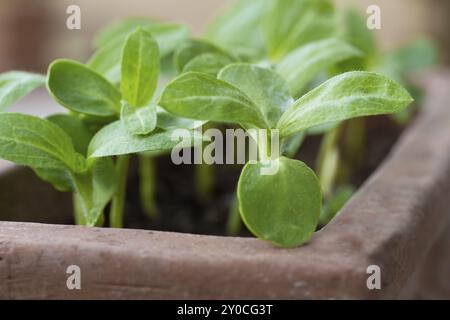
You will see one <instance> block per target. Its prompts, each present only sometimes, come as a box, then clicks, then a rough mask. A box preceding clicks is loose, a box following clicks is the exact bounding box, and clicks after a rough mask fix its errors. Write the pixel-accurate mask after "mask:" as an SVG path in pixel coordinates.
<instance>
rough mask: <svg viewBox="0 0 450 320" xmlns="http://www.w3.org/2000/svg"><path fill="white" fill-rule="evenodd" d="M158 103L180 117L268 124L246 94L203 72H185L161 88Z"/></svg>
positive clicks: (258, 125) (256, 124)
mask: <svg viewBox="0 0 450 320" xmlns="http://www.w3.org/2000/svg"><path fill="white" fill-rule="evenodd" d="M159 105H160V106H161V107H163V108H164V109H166V110H167V111H169V112H171V113H173V114H175V115H177V116H180V117H184V118H191V119H198V120H209V121H216V122H234V123H249V124H254V125H255V126H257V127H260V128H267V127H268V125H267V124H266V122H265V119H264V116H263V115H262V113H261V111H260V110H259V108H258V107H257V106H256V105H255V104H254V103H253V102H252V101H251V100H250V98H249V97H248V96H246V95H245V94H244V93H243V92H241V91H240V90H239V89H237V88H235V87H234V86H232V85H230V84H229V83H227V82H225V81H221V80H218V79H216V78H215V77H213V76H211V75H208V74H204V73H198V72H188V73H185V74H183V75H181V76H179V77H178V78H176V79H175V80H174V81H172V82H171V83H169V84H168V85H167V87H166V88H165V90H164V92H163V93H162V95H161V98H160V101H159Z"/></svg>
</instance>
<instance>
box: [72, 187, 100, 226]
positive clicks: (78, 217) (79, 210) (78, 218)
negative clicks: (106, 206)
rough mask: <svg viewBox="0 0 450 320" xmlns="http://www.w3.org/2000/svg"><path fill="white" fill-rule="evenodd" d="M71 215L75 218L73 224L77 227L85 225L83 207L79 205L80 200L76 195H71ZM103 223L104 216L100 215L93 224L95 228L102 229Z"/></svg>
mask: <svg viewBox="0 0 450 320" xmlns="http://www.w3.org/2000/svg"><path fill="white" fill-rule="evenodd" d="M72 204H73V213H74V217H75V224H76V225H79V226H85V225H87V221H86V218H85V216H84V212H83V207H82V204H81V198H80V196H79V195H78V194H76V193H73V194H72ZM104 223H105V215H104V214H103V213H102V214H101V215H100V217H99V218H98V220H97V222H96V223H95V226H96V227H102V226H103V224H104Z"/></svg>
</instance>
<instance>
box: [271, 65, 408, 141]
mask: <svg viewBox="0 0 450 320" xmlns="http://www.w3.org/2000/svg"><path fill="white" fill-rule="evenodd" d="M412 101H413V99H412V98H411V96H410V95H409V93H408V92H407V91H406V90H405V89H404V88H403V87H402V86H401V85H399V84H398V83H396V82H395V81H392V80H390V79H389V78H386V77H384V76H381V75H378V74H375V73H370V72H362V71H355V72H347V73H344V74H341V75H339V76H336V77H334V78H332V79H330V80H328V81H326V82H325V83H324V84H322V85H320V86H319V87H317V88H315V89H314V90H312V91H310V92H309V93H307V94H305V95H304V96H303V97H301V98H300V99H298V100H297V101H296V102H295V103H294V104H293V105H292V106H291V107H290V108H289V109H288V110H287V111H286V112H285V113H284V114H283V115H282V116H281V119H280V121H279V122H278V125H277V127H278V129H280V135H281V136H282V137H287V136H290V135H291V134H294V133H296V132H299V131H303V130H306V129H308V128H311V127H315V126H318V125H322V124H325V123H329V122H334V121H343V120H347V119H351V118H357V117H363V116H370V115H379V114H390V113H395V112H399V111H401V110H402V109H404V108H405V107H406V106H408V105H409V104H410V103H411V102H412Z"/></svg>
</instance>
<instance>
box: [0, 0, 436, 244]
mask: <svg viewBox="0 0 450 320" xmlns="http://www.w3.org/2000/svg"><path fill="white" fill-rule="evenodd" d="M95 47H96V51H95V53H94V55H93V56H92V57H91V59H89V61H88V62H87V63H80V62H76V61H72V60H56V61H54V62H53V63H51V65H50V66H49V68H48V72H47V74H46V75H39V74H34V73H28V72H23V71H13V72H6V73H4V74H1V75H0V111H1V112H2V113H0V158H3V159H6V160H9V161H12V162H15V163H17V164H19V165H25V166H29V167H31V168H32V169H33V170H34V172H35V173H36V174H37V175H38V176H39V177H40V178H42V179H43V180H45V181H47V182H49V183H51V184H52V185H53V186H54V187H55V188H56V189H58V190H60V191H63V192H71V193H73V203H74V213H75V220H76V223H77V224H81V225H87V226H101V225H103V224H104V221H105V220H104V218H105V215H106V214H107V213H106V212H105V208H106V207H107V206H108V205H110V211H109V223H110V226H111V227H122V225H123V211H124V202H125V196H126V180H127V172H128V167H129V158H130V155H137V156H138V157H139V163H140V165H139V173H140V181H141V182H140V190H141V191H140V192H141V199H142V206H143V208H144V210H145V212H147V213H148V215H149V217H150V218H152V219H154V218H156V216H157V214H158V211H157V205H156V204H155V201H154V190H155V177H154V176H155V168H154V166H155V163H154V158H155V157H157V156H158V155H161V154H164V153H167V152H170V151H171V150H172V149H173V148H174V147H175V146H177V147H180V141H174V140H173V139H172V137H173V133H174V131H175V130H177V129H180V128H183V129H187V130H190V132H191V133H192V134H191V136H190V139H187V140H186V141H185V142H184V145H182V147H185V148H190V147H195V146H198V145H201V144H202V143H204V142H205V141H206V140H207V139H206V138H205V137H204V136H203V135H202V134H201V132H200V133H199V132H198V130H196V129H197V127H198V126H199V124H205V125H207V126H208V127H215V126H218V125H230V124H231V125H233V126H236V125H238V126H241V127H242V128H243V129H244V130H249V129H265V130H267V131H268V132H269V135H268V137H269V138H268V139H269V143H270V138H271V137H272V132H274V131H277V132H278V133H279V137H280V139H281V140H280V141H281V145H280V148H281V150H280V153H281V155H280V156H278V157H276V158H274V157H273V156H271V155H269V154H264V153H261V159H260V160H261V161H259V162H256V163H247V164H246V165H245V166H244V168H243V170H242V173H241V175H240V179H239V183H238V186H237V187H236V190H237V191H236V195H237V197H236V199H235V203H236V204H235V207H234V209H235V210H232V212H234V213H232V214H231V216H230V223H229V230H230V232H231V233H233V232H236V231H237V230H238V227H239V221H240V218H241V219H242V221H243V222H244V223H245V225H246V227H247V228H248V229H249V230H250V231H251V232H252V233H253V234H254V235H255V236H257V237H259V238H261V239H264V240H267V241H270V242H271V243H273V244H275V245H277V246H282V247H294V246H298V245H301V244H303V243H305V242H307V241H308V240H309V239H310V238H311V236H312V235H313V233H314V231H315V230H316V229H317V226H318V225H319V224H321V225H325V224H326V223H327V222H328V221H330V219H331V218H332V217H334V215H335V214H336V213H337V211H338V210H339V209H340V207H342V203H343V202H345V201H346V200H347V199H348V197H349V195H351V191H349V189H348V188H344V190H342V188H341V189H340V188H337V187H336V185H335V181H336V173H337V172H338V170H339V168H340V166H341V165H342V163H341V161H340V156H339V148H338V143H337V142H338V140H339V137H340V135H341V134H342V131H343V130H342V127H343V125H344V124H346V125H347V126H348V127H351V128H353V130H354V131H353V132H354V133H355V138H356V133H357V134H358V136H359V137H361V136H363V135H364V125H363V123H362V124H361V120H360V119H356V120H351V121H357V122H351V121H350V122H349V121H345V120H349V119H354V118H359V117H365V116H370V115H379V114H394V115H396V117H400V116H399V113H400V112H403V113H402V115H403V116H402V118H403V119H404V118H405V115H404V114H405V112H406V111H405V110H407V109H406V107H407V106H408V105H409V104H410V103H411V102H412V101H413V99H412V98H411V96H410V94H409V93H408V91H407V90H405V89H404V88H403V85H406V82H405V77H406V75H407V74H408V73H409V72H410V71H416V70H417V69H419V68H420V67H421V66H423V67H425V66H427V65H428V64H430V63H432V60H433V59H434V52H433V50H432V48H431V47H430V45H429V44H428V43H426V42H425V41H420V42H417V43H415V44H413V45H411V46H409V47H407V48H403V49H401V50H399V51H397V52H395V53H391V54H381V53H380V52H379V51H378V50H377V48H376V43H375V40H374V38H373V34H372V33H371V32H370V31H369V30H368V29H367V28H366V26H365V19H364V17H363V16H361V15H359V14H358V13H357V12H355V11H349V12H348V13H346V14H345V15H341V14H340V13H339V12H337V11H336V9H335V7H334V5H333V4H332V2H331V1H329V0H241V1H238V2H237V3H236V4H235V5H234V6H232V7H231V8H229V9H228V10H227V11H226V12H225V13H224V14H222V15H220V16H219V17H217V18H216V19H215V20H214V21H213V22H212V23H211V24H210V25H209V27H208V28H207V32H206V33H205V35H204V37H202V38H192V37H191V36H190V33H189V30H188V28H186V27H185V26H182V25H178V24H174V23H160V22H156V21H152V20H150V19H126V20H123V21H120V22H118V23H116V24H114V25H112V26H110V27H108V28H106V29H105V30H104V31H102V32H101V33H100V34H99V36H98V37H97V38H96V40H95ZM45 85H46V86H47V90H48V92H49V94H50V95H51V96H52V97H53V98H54V100H55V101H56V102H58V104H60V105H61V106H62V107H65V108H66V109H68V110H69V112H68V113H63V114H56V115H52V116H50V117H48V118H46V119H40V118H37V117H33V116H29V115H24V114H19V113H10V112H5V111H6V109H7V108H8V107H9V106H10V105H12V104H13V103H14V102H15V101H17V100H18V99H20V98H21V97H23V96H25V95H27V94H28V93H30V92H31V91H33V90H34V89H36V88H38V87H41V86H45ZM199 120H200V121H199ZM344 121H345V122H344ZM350 123H353V125H351V126H350V125H349V124H350ZM312 134H324V138H323V143H322V147H321V151H320V154H319V156H318V165H317V171H318V173H319V178H318V177H317V176H316V174H315V173H314V171H313V170H312V169H310V168H309V167H308V166H307V165H306V164H304V163H303V162H301V161H299V160H296V159H294V157H295V156H296V155H297V154H298V153H299V150H300V147H301V145H302V142H303V140H304V139H305V137H307V136H308V135H312ZM360 140H361V139H360ZM362 140H363V139H362ZM361 145H363V143H362V144H360V147H359V148H356V151H355V152H356V153H358V152H361V148H362V147H361ZM259 147H261V148H262V147H263V146H259ZM300 155H301V150H300ZM263 160H264V161H266V160H269V161H274V162H276V163H277V166H278V171H277V173H276V174H274V175H262V174H261V170H260V169H261V166H262V165H263ZM347 165H348V163H347ZM195 170H196V171H197V174H196V176H197V177H198V181H197V184H198V187H197V190H198V192H199V196H200V197H201V198H207V197H208V196H209V194H208V190H210V189H211V185H212V184H213V183H214V179H212V177H213V172H212V171H211V166H204V165H199V166H195ZM173 196H175V197H176V195H173ZM323 198H324V199H325V205H323V204H322V202H323ZM236 213H237V214H238V215H236ZM236 222H237V223H236Z"/></svg>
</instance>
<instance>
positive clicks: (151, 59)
mask: <svg viewBox="0 0 450 320" xmlns="http://www.w3.org/2000/svg"><path fill="white" fill-rule="evenodd" d="M158 77H159V49H158V44H157V43H156V41H155V40H154V39H153V38H152V36H151V35H150V34H148V33H147V32H145V31H143V30H142V29H138V30H136V31H135V32H133V33H131V34H130V35H129V36H128V38H127V41H126V43H125V46H124V48H123V54H122V80H121V82H120V89H121V91H122V97H123V99H125V100H126V101H127V102H128V103H129V104H131V105H132V106H134V107H142V106H145V105H147V104H148V102H149V101H150V100H151V98H152V97H153V94H154V93H155V90H156V86H157V84H158Z"/></svg>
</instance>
